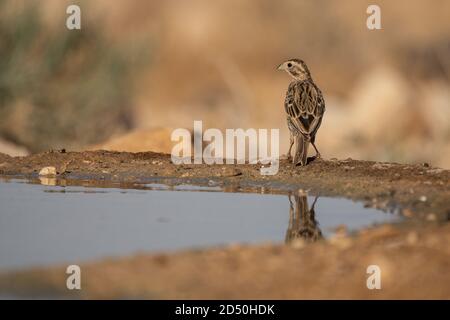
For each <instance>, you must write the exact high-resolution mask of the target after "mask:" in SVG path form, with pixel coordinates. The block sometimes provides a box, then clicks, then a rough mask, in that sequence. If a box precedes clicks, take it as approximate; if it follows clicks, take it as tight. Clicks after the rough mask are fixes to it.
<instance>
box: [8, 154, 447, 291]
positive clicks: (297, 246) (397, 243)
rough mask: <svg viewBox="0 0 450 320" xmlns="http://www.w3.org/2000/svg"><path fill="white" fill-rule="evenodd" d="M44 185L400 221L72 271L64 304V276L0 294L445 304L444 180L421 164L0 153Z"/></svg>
mask: <svg viewBox="0 0 450 320" xmlns="http://www.w3.org/2000/svg"><path fill="white" fill-rule="evenodd" d="M47 166H54V167H55V168H56V170H57V175H56V176H55V177H46V178H45V179H48V180H42V179H43V178H42V177H41V182H42V183H45V181H46V183H50V184H51V183H52V180H51V179H54V180H56V181H58V183H59V184H64V183H65V184H74V185H89V184H91V183H93V184H95V185H97V186H105V187H108V186H118V187H124V188H129V187H139V186H141V185H142V184H144V183H149V182H158V181H159V182H161V181H162V182H167V183H170V184H187V183H188V184H198V185H215V186H216V185H219V186H222V187H223V189H224V190H225V191H226V192H227V191H228V192H234V191H248V192H259V193H288V192H297V191H298V190H299V189H302V190H303V191H306V192H309V193H310V194H316V195H317V194H319V195H323V196H339V197H346V198H351V199H354V200H360V201H364V202H365V203H366V205H367V206H372V207H377V208H382V209H386V210H399V212H400V213H402V214H403V215H405V216H407V217H408V218H409V219H406V221H405V222H404V223H401V224H398V225H391V226H379V227H376V228H371V229H367V230H363V231H361V232H359V233H358V234H355V235H347V234H345V232H338V233H337V234H336V235H335V236H334V237H332V238H330V239H327V240H322V241H319V242H316V243H314V244H306V243H303V242H294V243H293V244H292V245H290V246H283V245H273V244H260V245H256V246H238V245H233V246H228V247H220V248H211V249H204V250H195V251H192V250H187V251H186V250H185V251H180V252H178V253H173V254H153V255H140V256H133V257H128V258H120V259H111V260H102V261H98V262H90V263H88V264H83V265H81V267H82V270H83V277H82V279H83V283H82V288H83V289H82V290H81V291H78V292H77V296H70V294H71V293H69V292H68V291H67V290H66V289H65V281H66V277H67V275H66V274H65V270H64V268H62V267H54V268H48V269H36V270H29V271H23V272H19V273H14V274H3V275H0V293H2V292H7V293H15V294H22V295H25V296H33V294H34V293H37V292H39V293H40V294H42V293H43V292H44V294H45V295H46V296H54V295H55V296H61V295H68V294H69V297H80V298H156V299H164V298H224V299H233V298H234V299H240V298H244V299H246V298H258V299H259V298H277V299H278V298H280V299H297V298H363V299H365V298H375V299H377V298H424V299H427V298H444V299H450V285H449V284H450V275H449V273H448V270H449V267H450V249H449V248H450V246H449V245H450V225H449V224H448V223H445V222H447V221H448V220H449V217H450V184H449V181H450V179H449V178H450V171H449V170H443V169H439V168H433V167H430V166H429V165H428V164H421V165H403V164H394V163H378V162H371V161H357V160H352V159H347V160H337V159H331V160H321V159H317V160H315V161H313V162H311V163H310V164H309V165H308V166H307V167H296V168H294V169H292V168H291V166H290V164H289V163H288V162H287V161H286V160H283V161H282V162H281V164H280V171H279V173H278V174H277V175H275V176H262V175H260V173H259V168H260V165H232V166H230V165H214V166H207V165H181V166H175V165H173V164H172V163H171V161H170V157H169V156H168V155H164V154H157V153H151V152H146V153H119V152H106V151H90V152H80V153H76V152H65V151H64V150H61V151H52V152H47V153H41V154H36V155H31V156H27V157H15V158H13V157H9V156H7V155H3V154H0V175H1V176H2V177H3V178H7V177H11V178H12V177H26V178H31V179H37V178H38V172H39V171H40V170H41V169H42V168H43V167H47ZM371 264H376V265H379V266H380V268H381V271H382V289H381V290H368V289H367V286H366V279H367V277H368V275H367V274H366V268H367V266H369V265H371Z"/></svg>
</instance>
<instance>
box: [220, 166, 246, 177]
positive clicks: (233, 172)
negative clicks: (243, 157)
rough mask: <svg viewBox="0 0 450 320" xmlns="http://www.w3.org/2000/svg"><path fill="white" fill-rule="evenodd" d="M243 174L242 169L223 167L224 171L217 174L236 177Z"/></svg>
mask: <svg viewBox="0 0 450 320" xmlns="http://www.w3.org/2000/svg"><path fill="white" fill-rule="evenodd" d="M241 174H242V171H241V170H239V169H237V168H233V167H223V168H222V172H220V173H218V174H217V176H219V177H236V176H240V175H241Z"/></svg>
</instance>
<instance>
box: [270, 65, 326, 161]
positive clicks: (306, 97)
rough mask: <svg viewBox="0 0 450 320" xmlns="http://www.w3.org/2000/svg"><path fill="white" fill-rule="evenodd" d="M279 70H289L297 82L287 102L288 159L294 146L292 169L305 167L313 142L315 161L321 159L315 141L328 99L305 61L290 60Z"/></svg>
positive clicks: (289, 93)
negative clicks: (324, 96)
mask: <svg viewBox="0 0 450 320" xmlns="http://www.w3.org/2000/svg"><path fill="white" fill-rule="evenodd" d="M277 69H278V70H284V71H286V72H287V73H288V74H289V75H290V76H291V77H292V78H293V79H294V80H293V81H292V82H291V83H290V84H289V87H288V90H287V92H286V98H285V100H284V108H285V111H286V116H287V126H288V128H289V132H290V145H289V151H288V159H290V158H291V151H292V146H293V145H294V144H295V146H296V147H295V152H294V157H292V166H293V167H294V166H296V165H298V164H300V165H301V166H305V165H306V164H307V160H308V147H309V144H310V143H311V144H312V146H313V147H314V149H315V150H316V156H315V158H320V157H321V155H320V152H319V150H318V149H317V147H316V145H315V140H316V134H317V131H318V130H319V128H320V125H321V124H322V118H323V115H324V113H325V100H324V98H323V95H322V92H321V91H320V89H319V87H318V86H317V85H316V84H315V83H314V81H313V79H312V77H311V73H310V71H309V68H308V66H307V65H306V63H305V62H304V61H303V60H301V59H290V60H287V61H285V62H283V63H282V64H280V65H279V66H278V68H277Z"/></svg>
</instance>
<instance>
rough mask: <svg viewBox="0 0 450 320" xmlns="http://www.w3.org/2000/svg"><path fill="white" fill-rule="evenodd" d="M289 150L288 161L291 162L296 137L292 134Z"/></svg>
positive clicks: (290, 134) (290, 135)
mask: <svg viewBox="0 0 450 320" xmlns="http://www.w3.org/2000/svg"><path fill="white" fill-rule="evenodd" d="M289 143H290V144H289V150H288V153H287V159H288V161H289V160H291V158H292V156H291V151H292V146H293V145H294V135H293V134H292V133H289Z"/></svg>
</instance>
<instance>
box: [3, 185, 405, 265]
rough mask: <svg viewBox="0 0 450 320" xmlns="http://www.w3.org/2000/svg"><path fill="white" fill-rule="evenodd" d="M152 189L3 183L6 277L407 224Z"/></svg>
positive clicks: (311, 202)
mask: <svg viewBox="0 0 450 320" xmlns="http://www.w3.org/2000/svg"><path fill="white" fill-rule="evenodd" d="M150 187H151V186H150ZM153 189H156V190H133V189H118V188H95V187H89V188H86V187H74V186H70V187H61V186H45V185H39V184H27V183H24V182H23V181H17V180H15V181H12V182H0V270H10V269H17V268H25V267H34V266H45V265H53V264H67V265H68V264H76V263H78V262H80V261H86V260H92V259H101V258H105V257H119V256H125V255H131V254H135V253H140V252H146V253H147V252H162V251H164V252H166V251H172V250H176V249H185V248H200V247H206V246H216V245H223V244H230V243H258V242H266V241H272V242H276V243H283V242H290V241H293V240H294V239H296V238H302V239H304V240H306V241H315V240H318V239H320V238H322V237H328V236H330V234H331V233H332V232H333V231H332V230H333V229H334V228H335V227H337V226H339V225H346V226H347V227H348V229H349V230H358V229H360V228H362V227H365V226H370V225H372V224H375V223H385V222H395V221H398V220H399V219H400V218H399V216H397V215H394V214H390V213H385V212H381V211H378V210H375V209H365V208H363V205H362V204H361V203H354V202H352V201H349V200H345V199H335V198H326V197H320V198H317V199H316V198H315V197H311V196H307V197H306V196H291V197H288V196H287V195H261V194H249V193H224V192H217V191H218V190H220V188H219V189H218V188H217V187H213V188H212V189H208V188H197V187H189V186H182V187H177V188H172V187H171V188H169V187H167V186H165V185H155V186H154V188H153ZM169 189H172V190H177V191H171V190H169ZM193 190H196V191H193ZM198 191H201V192H198Z"/></svg>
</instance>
